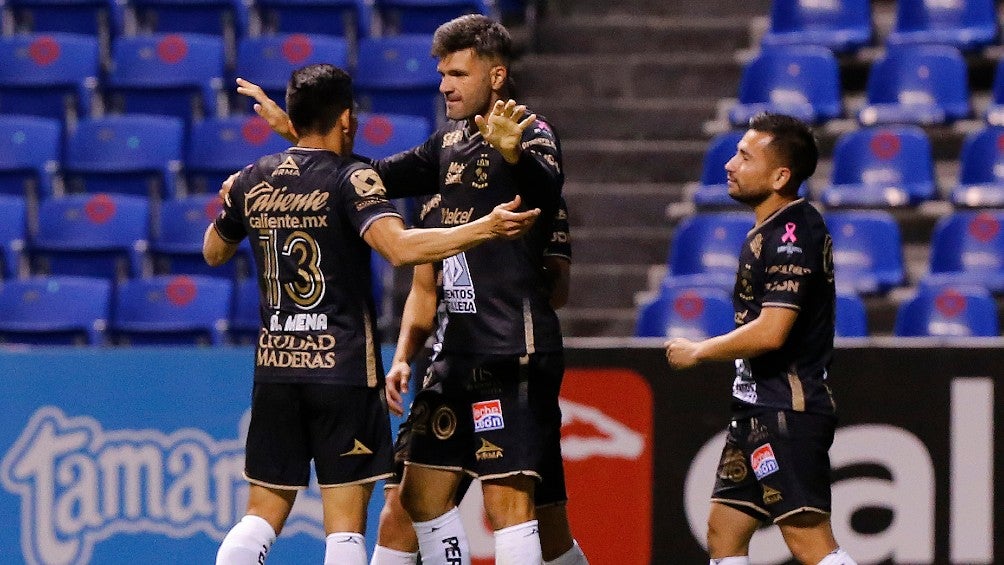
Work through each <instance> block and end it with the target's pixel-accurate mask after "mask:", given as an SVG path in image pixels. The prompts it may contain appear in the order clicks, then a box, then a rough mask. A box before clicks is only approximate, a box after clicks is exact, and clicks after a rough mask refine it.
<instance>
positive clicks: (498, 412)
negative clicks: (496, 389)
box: [471, 400, 505, 432]
mask: <svg viewBox="0 0 1004 565" xmlns="http://www.w3.org/2000/svg"><path fill="white" fill-rule="evenodd" d="M471 409H472V410H473V412H474V431H475V432H487V431H490V430H501V429H502V428H504V427H505V420H504V419H503V418H502V401H501V400H485V401H483V402H475V403H474V404H472V405H471Z"/></svg>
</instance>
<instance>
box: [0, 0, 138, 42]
mask: <svg viewBox="0 0 1004 565" xmlns="http://www.w3.org/2000/svg"><path fill="white" fill-rule="evenodd" d="M3 4H6V7H7V9H8V10H9V11H10V15H11V18H12V22H11V26H10V27H11V28H12V31H13V32H15V33H50V32H66V33H77V34H84V35H90V36H94V37H95V38H97V39H98V42H99V44H101V45H103V46H104V47H105V48H107V46H108V43H109V42H110V40H111V37H112V36H113V35H115V34H116V33H117V32H118V30H120V29H121V27H122V6H123V5H124V4H125V2H121V3H120V2H116V1H114V0H5V2H4V3H2V4H0V6H3ZM104 53H105V54H107V51H105V52H104Z"/></svg>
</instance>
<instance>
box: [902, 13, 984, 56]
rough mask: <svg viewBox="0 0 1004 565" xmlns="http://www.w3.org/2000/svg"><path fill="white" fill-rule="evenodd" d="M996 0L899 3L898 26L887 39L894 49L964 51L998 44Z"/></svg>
mask: <svg viewBox="0 0 1004 565" xmlns="http://www.w3.org/2000/svg"><path fill="white" fill-rule="evenodd" d="M997 33H998V29H997V6H996V3H995V2H994V0H954V1H940V2H931V1H930V0H927V1H925V0H897V1H896V25H895V27H894V28H893V29H892V31H890V32H889V35H888V37H886V42H887V43H888V44H889V45H891V46H894V45H912V44H922V43H926V44H937V45H951V46H954V47H956V48H959V49H962V50H964V51H973V50H976V49H980V48H982V47H986V46H987V45H990V44H992V43H994V42H996V40H997Z"/></svg>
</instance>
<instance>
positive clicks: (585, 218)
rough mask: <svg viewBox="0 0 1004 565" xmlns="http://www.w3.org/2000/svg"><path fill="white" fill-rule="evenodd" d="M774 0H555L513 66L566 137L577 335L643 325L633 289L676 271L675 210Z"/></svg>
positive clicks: (618, 332)
mask: <svg viewBox="0 0 1004 565" xmlns="http://www.w3.org/2000/svg"><path fill="white" fill-rule="evenodd" d="M768 7H769V1H767V0H754V1H753V2H747V3H742V4H739V3H735V2H729V1H725V0H709V1H708V2H701V3H689V2H682V1H671V2H649V1H645V0H627V1H622V2H608V1H604V0H556V1H552V2H550V3H549V5H548V8H549V10H548V11H547V13H546V14H545V15H544V17H542V18H541V21H540V24H539V28H538V30H537V34H536V48H535V49H532V50H531V52H530V53H529V54H527V55H526V56H524V57H522V58H521V59H520V60H519V61H518V63H517V65H516V66H515V69H514V76H515V80H516V84H517V89H518V91H519V95H520V96H521V99H522V101H523V102H525V103H527V104H528V105H529V106H530V107H531V108H532V109H533V110H534V111H536V112H538V113H540V114H542V115H544V116H546V117H547V118H549V119H550V120H551V121H552V122H553V124H554V125H555V127H556V128H557V130H558V132H559V134H560V135H561V138H562V143H563V151H564V164H565V172H566V175H567V180H566V183H565V196H566V199H567V200H568V204H569V208H570V212H569V217H570V221H571V227H572V241H573V254H574V260H573V266H572V292H571V297H570V300H569V304H568V306H566V307H565V308H564V309H563V310H562V311H561V312H560V313H559V315H560V316H561V320H562V325H563V329H564V332H565V335H566V336H575V337H622V336H629V335H632V334H633V332H634V324H635V317H636V315H637V307H636V303H635V295H636V294H637V293H638V292H639V291H644V290H647V289H649V288H651V287H652V286H653V284H654V282H653V281H656V280H658V278H660V277H661V276H662V274H663V273H664V272H665V264H666V254H667V250H668V249H669V241H670V238H671V235H672V226H673V222H672V221H671V220H670V218H668V217H667V209H668V208H669V207H670V205H672V204H674V203H678V202H680V201H682V200H683V199H684V192H683V191H684V186H685V183H687V182H688V181H693V180H696V179H697V178H698V177H699V175H700V168H701V160H702V158H703V154H704V150H705V148H706V145H707V140H708V137H709V136H708V134H707V133H706V132H705V130H704V124H705V122H707V121H708V120H712V119H713V118H714V117H715V116H716V112H717V104H718V100H719V99H720V98H722V97H728V96H733V95H734V93H735V89H736V85H737V84H738V80H739V74H740V71H741V68H742V65H741V62H740V61H738V60H737V58H736V56H735V53H736V51H737V50H741V49H745V48H748V47H749V42H750V34H749V19H750V18H751V17H752V16H754V15H757V14H763V13H766V10H767V9H768Z"/></svg>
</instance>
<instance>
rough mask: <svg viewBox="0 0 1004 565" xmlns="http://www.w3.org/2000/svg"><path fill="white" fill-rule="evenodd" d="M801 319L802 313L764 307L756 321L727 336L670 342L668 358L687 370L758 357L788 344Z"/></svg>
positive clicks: (678, 339) (679, 339) (666, 344)
mask: <svg viewBox="0 0 1004 565" xmlns="http://www.w3.org/2000/svg"><path fill="white" fill-rule="evenodd" d="M797 317H798V311H797V310H793V309H790V308H778V307H772V308H764V309H763V311H762V312H761V313H760V316H759V317H757V318H756V319H755V320H753V321H751V322H749V323H747V324H745V325H743V326H740V327H738V328H736V329H734V330H732V331H731V332H729V333H727V334H723V335H719V336H715V337H712V338H708V339H705V340H703V341H696V342H695V341H690V340H686V339H681V338H676V339H671V340H668V341H666V343H665V347H666V358H667V360H668V361H669V363H670V365H672V366H673V367H674V368H677V369H685V368H689V367H693V366H694V365H697V364H699V363H701V362H704V361H728V360H732V359H744V358H749V357H756V356H757V355H762V354H764V353H767V352H769V351H774V350H777V349H779V348H780V347H781V346H782V345H784V342H785V340H786V339H787V337H788V333H790V332H791V328H792V326H794V324H795V319H796V318H797Z"/></svg>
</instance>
